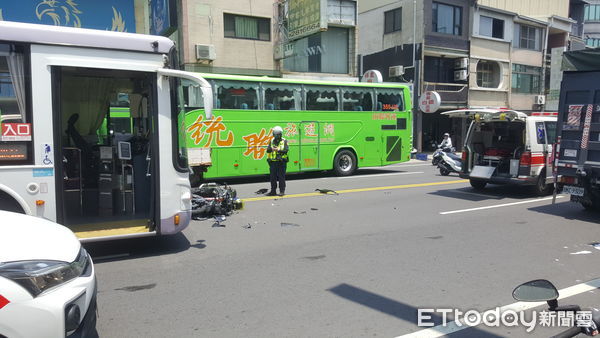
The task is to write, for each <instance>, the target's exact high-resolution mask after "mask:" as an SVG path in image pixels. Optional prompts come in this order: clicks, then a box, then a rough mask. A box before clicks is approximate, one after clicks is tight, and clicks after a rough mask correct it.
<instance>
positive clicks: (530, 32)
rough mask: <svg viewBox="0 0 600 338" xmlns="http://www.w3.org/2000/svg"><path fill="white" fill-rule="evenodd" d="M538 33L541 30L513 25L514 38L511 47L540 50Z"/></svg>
mask: <svg viewBox="0 0 600 338" xmlns="http://www.w3.org/2000/svg"><path fill="white" fill-rule="evenodd" d="M540 33H541V29H539V28H536V27H532V26H526V25H519V24H517V25H515V36H514V39H513V46H514V47H516V48H523V49H531V50H540Z"/></svg>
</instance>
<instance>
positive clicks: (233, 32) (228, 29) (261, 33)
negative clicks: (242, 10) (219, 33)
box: [223, 14, 271, 41]
mask: <svg viewBox="0 0 600 338" xmlns="http://www.w3.org/2000/svg"><path fill="white" fill-rule="evenodd" d="M223 21H224V23H225V24H224V26H225V37H226V38H236V39H250V40H262V41H270V40H271V20H270V19H266V18H256V17H252V16H242V15H233V14H223Z"/></svg>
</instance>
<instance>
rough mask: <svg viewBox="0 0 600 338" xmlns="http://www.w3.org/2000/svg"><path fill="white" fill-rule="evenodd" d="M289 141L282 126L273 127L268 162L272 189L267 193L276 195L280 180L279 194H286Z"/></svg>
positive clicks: (268, 147)
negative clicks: (284, 136)
mask: <svg viewBox="0 0 600 338" xmlns="http://www.w3.org/2000/svg"><path fill="white" fill-rule="evenodd" d="M288 150H289V146H288V142H287V140H286V139H284V138H283V129H281V127H280V126H275V127H274V128H273V140H272V141H271V142H270V143H269V145H268V146H267V162H268V163H269V171H270V174H271V191H270V192H269V193H268V194H267V195H269V196H275V195H276V190H277V182H279V196H283V195H284V194H285V170H286V167H287V162H288Z"/></svg>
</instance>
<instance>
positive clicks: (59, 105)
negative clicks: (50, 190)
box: [52, 67, 159, 239]
mask: <svg viewBox="0 0 600 338" xmlns="http://www.w3.org/2000/svg"><path fill="white" fill-rule="evenodd" d="M156 78H157V75H156V73H143V72H133V71H116V70H104V69H90V68H76V67H55V68H53V72H52V81H53V87H52V88H53V90H54V107H53V111H54V113H53V118H54V124H55V131H54V134H55V139H54V142H55V149H56V151H55V163H56V172H57V175H56V191H57V201H58V210H57V213H58V220H59V222H60V223H62V224H64V225H65V226H67V227H69V228H71V230H73V232H75V234H76V235H77V236H78V237H79V238H83V239H85V238H97V237H107V236H119V235H129V234H136V233H137V234H140V233H147V232H152V231H154V230H155V224H156V222H155V219H156V212H155V210H156V208H155V205H156V201H155V198H156V196H158V195H159V194H158V193H157V191H155V189H158V188H157V187H158V186H159V185H158V184H157V182H158V181H157V180H158V175H153V171H154V168H156V167H157V162H156V161H157V159H156V158H157V156H156V155H157V153H158V152H157V151H155V149H156V147H157V145H158V140H157V139H156V138H155V134H156V127H157V109H156V108H155V105H156V103H155V101H156V100H155V95H156Z"/></svg>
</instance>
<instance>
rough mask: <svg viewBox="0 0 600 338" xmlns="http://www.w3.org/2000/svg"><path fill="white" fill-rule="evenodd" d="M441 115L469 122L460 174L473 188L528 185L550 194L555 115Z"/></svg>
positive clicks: (467, 111)
mask: <svg viewBox="0 0 600 338" xmlns="http://www.w3.org/2000/svg"><path fill="white" fill-rule="evenodd" d="M442 114H443V115H446V116H449V117H451V118H468V119H470V120H471V124H470V126H469V130H468V132H467V135H466V138H465V143H464V150H463V153H462V160H463V166H462V171H461V172H460V173H459V174H460V177H462V178H465V179H468V180H469V182H470V183H471V186H472V187H473V188H475V189H478V190H480V189H483V188H484V187H485V186H486V185H487V184H488V183H492V184H515V185H527V186H530V187H531V189H532V190H533V191H534V192H535V193H536V194H539V195H545V194H549V193H550V192H551V191H552V188H553V183H554V181H553V177H552V175H551V173H552V170H551V169H550V170H549V169H548V168H550V167H551V163H552V161H551V154H552V143H553V140H554V138H555V135H556V115H555V114H554V113H533V114H532V115H531V116H530V115H527V114H525V113H522V112H518V111H515V110H508V109H461V110H453V111H449V112H445V113H442ZM547 173H548V174H547Z"/></svg>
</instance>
